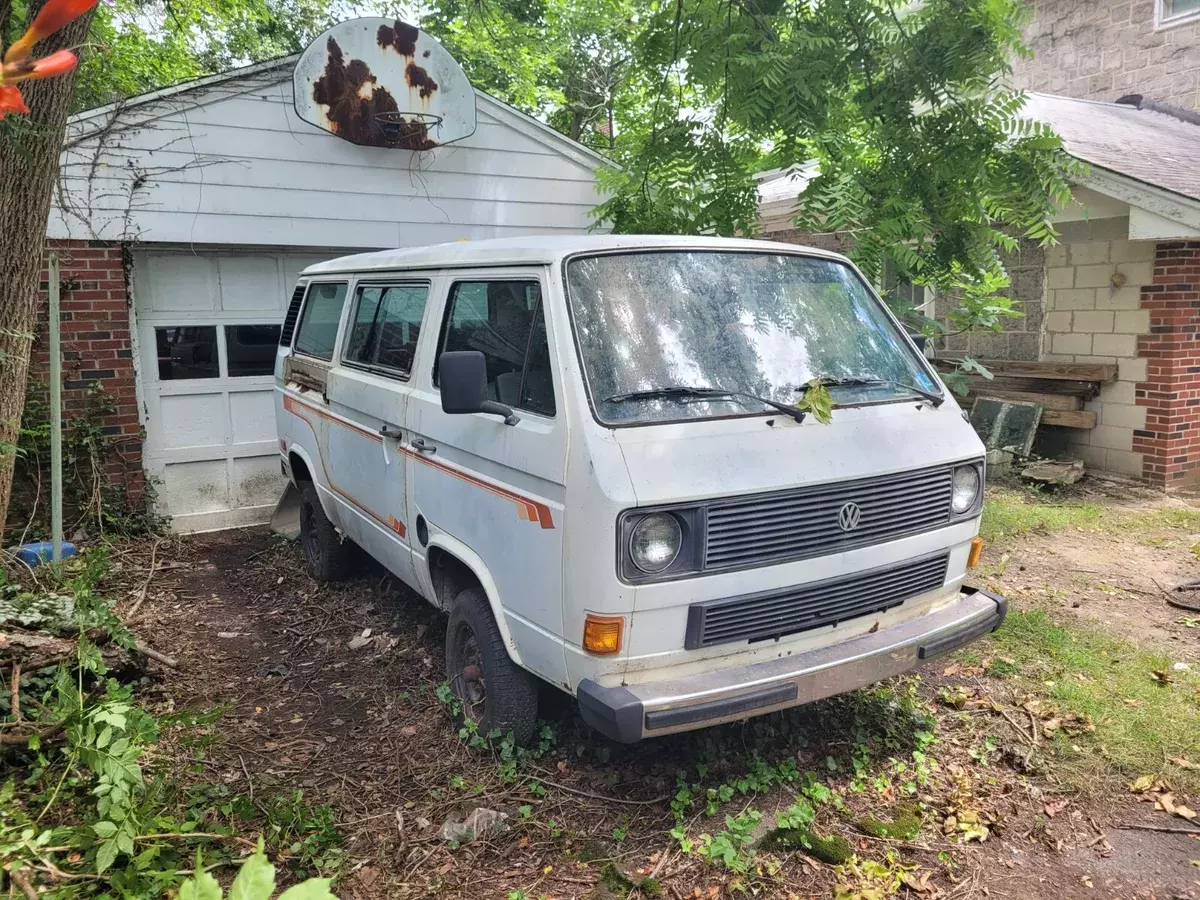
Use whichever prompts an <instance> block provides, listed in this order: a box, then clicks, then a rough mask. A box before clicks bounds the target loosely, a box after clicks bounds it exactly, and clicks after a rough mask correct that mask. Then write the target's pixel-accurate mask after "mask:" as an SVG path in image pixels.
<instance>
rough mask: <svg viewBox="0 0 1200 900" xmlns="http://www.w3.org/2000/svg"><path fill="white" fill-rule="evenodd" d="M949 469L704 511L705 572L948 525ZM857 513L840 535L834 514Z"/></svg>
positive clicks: (716, 504)
mask: <svg viewBox="0 0 1200 900" xmlns="http://www.w3.org/2000/svg"><path fill="white" fill-rule="evenodd" d="M951 477H952V476H951V467H950V466H938V467H937V468H932V469H918V470H916V471H913V472H902V473H900V474H898V475H885V476H879V477H874V478H863V479H859V480H857V481H839V482H835V483H833V484H825V485H817V486H815V487H811V488H800V489H799V490H792V491H783V492H779V493H772V494H758V495H752V496H749V497H739V498H737V499H734V500H728V501H721V500H718V501H716V502H713V503H711V504H709V505H708V540H707V543H706V546H705V552H704V568H705V570H706V571H713V570H721V569H731V568H740V567H743V566H752V565H761V564H763V563H768V562H779V561H782V560H789V559H802V558H804V557H809V556H822V555H824V554H827V553H835V552H837V551H839V550H844V549H848V548H850V547H857V546H861V545H864V544H875V543H882V542H883V541H887V540H892V539H894V538H898V537H902V536H904V535H906V534H913V533H915V532H918V531H925V530H927V529H929V528H936V527H938V526H939V525H945V524H947V523H948V522H949V521H950V492H951ZM848 503H849V504H855V505H857V507H858V511H859V517H858V520H857V523H856V524H855V526H854V527H852V528H850V529H849V530H846V529H844V528H843V527H842V523H841V522H840V521H839V513H841V511H842V508H843V507H844V506H846V504H848Z"/></svg>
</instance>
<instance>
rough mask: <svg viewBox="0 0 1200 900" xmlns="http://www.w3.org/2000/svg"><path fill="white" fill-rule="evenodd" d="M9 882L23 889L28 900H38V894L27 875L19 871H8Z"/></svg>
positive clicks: (22, 891)
mask: <svg viewBox="0 0 1200 900" xmlns="http://www.w3.org/2000/svg"><path fill="white" fill-rule="evenodd" d="M6 871H7V872H8V877H9V880H10V881H12V883H13V884H15V885H16V886H17V887H19V888H20V889H21V893H22V894H24V895H25V896H26V897H27V898H28V900H38V893H37V891H36V890H34V888H33V885H32V884H30V883H29V879H28V878H26V877H25V873H24V872H22V871H20V870H19V869H6Z"/></svg>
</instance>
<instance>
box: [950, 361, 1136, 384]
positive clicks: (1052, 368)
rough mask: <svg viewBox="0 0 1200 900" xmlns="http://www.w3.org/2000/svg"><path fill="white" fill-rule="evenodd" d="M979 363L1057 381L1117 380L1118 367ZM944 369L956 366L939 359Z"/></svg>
mask: <svg viewBox="0 0 1200 900" xmlns="http://www.w3.org/2000/svg"><path fill="white" fill-rule="evenodd" d="M979 364H980V365H981V366H983V367H984V368H985V369H987V370H988V371H989V372H991V373H992V374H993V375H997V376H1000V375H1003V376H1007V377H1012V378H1039V379H1051V380H1056V381H1115V380H1116V378H1117V367H1116V365H1114V364H1112V363H1059V362H1023V361H1018V360H1007V359H981V360H979ZM937 366H938V368H939V369H942V370H943V371H948V370H951V369H953V368H955V363H954V362H952V361H950V360H944V359H939V360H937Z"/></svg>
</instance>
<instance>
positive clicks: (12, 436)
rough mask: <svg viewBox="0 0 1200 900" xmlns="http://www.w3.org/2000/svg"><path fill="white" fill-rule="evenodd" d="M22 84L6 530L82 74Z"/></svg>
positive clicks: (10, 179) (3, 497)
mask: <svg viewBox="0 0 1200 900" xmlns="http://www.w3.org/2000/svg"><path fill="white" fill-rule="evenodd" d="M41 7H42V3H41V2H34V3H31V4H30V10H29V17H30V20H32V18H33V14H34V13H36V12H37V11H38V10H39V9H41ZM91 22H92V12H91V11H89V12H88V13H86V14H85V15H83V16H81V17H80V18H78V19H76V20H75V21H74V22H72V23H71V24H69V25H67V27H66V28H64V29H62V31H60V32H58V34H55V35H51V36H50V37H49V38H47V39H46V40H45V41H43V42H42V43H40V44H38V45H37V47H36V48H34V56H35V57H40V56H45V55H46V54H48V53H52V52H54V51H55V50H59V49H62V48H64V47H78V46H79V45H80V44H82V43H83V41H84V40H85V39H86V37H87V33H88V29H89V27H90V26H91ZM20 88H21V93H22V94H23V95H24V96H25V103H26V105H28V107H29V115H28V116H19V115H13V116H10V117H8V118H7V119H5V121H4V123H3V126H4V127H3V129H2V130H0V530H2V529H3V525H4V523H5V522H6V521H7V517H8V501H9V498H10V496H11V494H12V475H13V458H14V453H13V449H14V447H15V445H16V443H17V437H18V430H19V428H20V426H21V411H22V410H23V409H24V406H25V382H26V377H27V374H28V372H29V351H30V348H31V344H32V339H33V330H34V325H35V322H36V319H37V298H38V277H39V273H40V271H41V267H42V247H43V244H44V243H45V240H46V218H47V217H48V216H49V214H50V199H51V194H52V191H53V188H54V183H55V181H56V180H57V178H58V156H59V151H60V149H61V147H62V142H63V132H64V130H65V128H66V123H67V115H68V113H69V112H70V109H71V97H72V95H73V94H74V92H75V73H74V72H70V73H68V74H67V75H64V76H62V77H59V78H47V79H44V80H41V81H23V82H21V84H20Z"/></svg>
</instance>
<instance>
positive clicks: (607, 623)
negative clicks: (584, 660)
mask: <svg viewBox="0 0 1200 900" xmlns="http://www.w3.org/2000/svg"><path fill="white" fill-rule="evenodd" d="M624 631H625V618H624V616H597V615H593V614H592V613H588V615H587V619H585V620H584V623H583V649H584V650H587V651H588V652H589V653H601V654H604V653H617V652H619V651H620V649H621V635H622V634H623V633H624Z"/></svg>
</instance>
